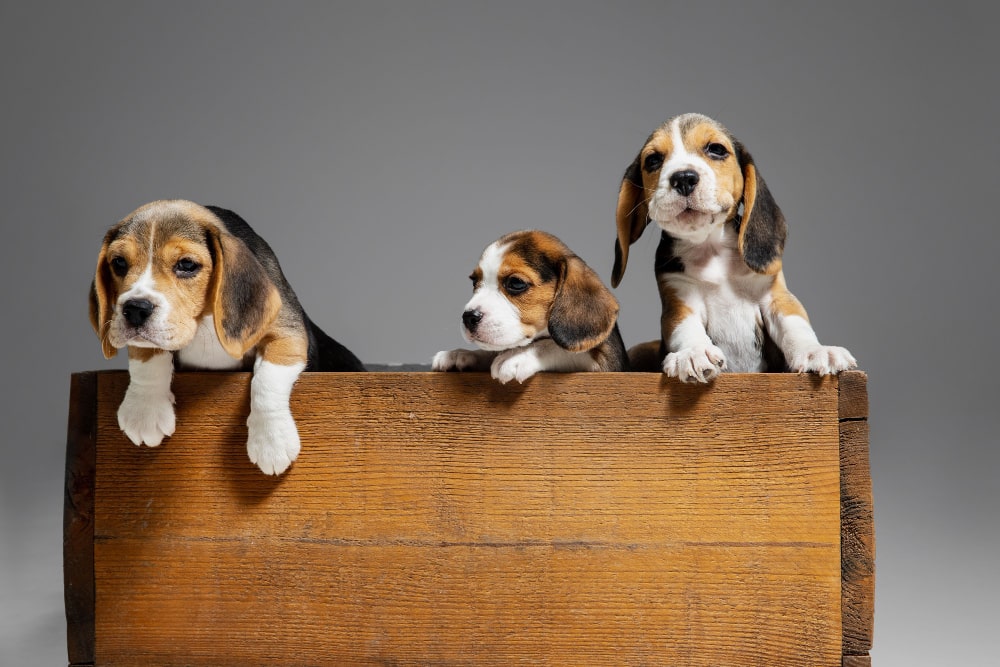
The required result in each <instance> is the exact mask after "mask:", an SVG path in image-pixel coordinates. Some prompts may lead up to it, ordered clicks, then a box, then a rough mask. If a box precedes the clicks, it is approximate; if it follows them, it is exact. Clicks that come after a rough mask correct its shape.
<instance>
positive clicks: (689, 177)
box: [670, 169, 699, 197]
mask: <svg viewBox="0 0 1000 667" xmlns="http://www.w3.org/2000/svg"><path fill="white" fill-rule="evenodd" d="M698 180H699V178H698V172H695V171H691V170H690V169H684V170H681V171H675V172H674V173H672V174H670V187H672V188H673V189H674V190H676V191H677V192H678V193H680V195H681V196H683V197H687V196H689V195H690V194H691V193H692V192H694V188H695V186H696V185H698Z"/></svg>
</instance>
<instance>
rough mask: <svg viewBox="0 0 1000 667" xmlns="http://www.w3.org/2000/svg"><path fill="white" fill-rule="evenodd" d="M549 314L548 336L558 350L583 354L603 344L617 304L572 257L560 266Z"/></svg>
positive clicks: (616, 317) (594, 274)
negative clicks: (557, 285)
mask: <svg viewBox="0 0 1000 667" xmlns="http://www.w3.org/2000/svg"><path fill="white" fill-rule="evenodd" d="M559 281H560V282H559V288H558V289H557V290H556V298H555V301H553V303H552V310H551V311H550V312H549V334H550V335H551V336H552V340H554V341H555V342H556V344H557V345H559V347H562V348H565V349H567V350H569V351H570V352H583V351H584V350H589V349H591V348H593V347H596V346H597V345H600V344H601V343H602V342H604V341H605V340H607V338H608V336H609V335H611V330H612V329H613V328H614V326H615V321H616V320H617V319H618V301H617V300H616V299H615V297H614V295H612V294H611V291H610V290H609V289H608V288H607V287H605V286H604V283H603V282H601V279H600V277H599V276H598V275H597V273H596V272H595V271H594V270H593V269H591V268H590V267H589V266H587V264H586V263H584V261H583V260H582V259H580V258H579V257H577V256H576V255H571V256H570V257H568V258H567V259H566V261H565V262H564V263H563V265H562V267H561V270H560V276H559Z"/></svg>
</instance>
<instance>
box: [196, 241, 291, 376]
mask: <svg viewBox="0 0 1000 667" xmlns="http://www.w3.org/2000/svg"><path fill="white" fill-rule="evenodd" d="M208 236H209V239H208V243H209V248H210V250H211V252H212V262H213V265H212V283H211V287H210V288H209V302H210V303H211V304H212V314H213V317H214V318H215V333H216V335H218V337H219V342H221V343H222V347H223V349H225V350H226V352H228V353H229V354H230V356H232V357H233V358H235V359H240V358H242V357H243V355H245V354H246V353H247V352H248V351H249V350H250V349H251V348H252V347H253V346H255V345H256V344H257V343H259V342H260V340H261V338H263V337H264V334H266V333H267V331H268V329H270V327H271V325H272V324H273V323H274V320H275V318H277V317H278V313H279V312H280V311H281V295H280V294H279V293H278V288H277V287H276V286H275V285H274V283H273V282H272V281H271V279H270V278H269V277H268V275H267V272H266V271H265V270H264V267H263V266H261V263H260V262H259V261H257V258H256V257H254V255H253V253H251V252H250V249H249V248H247V246H246V245H245V244H244V243H243V242H242V241H240V240H239V239H237V238H236V237H235V236H232V235H231V234H228V233H226V232H224V231H221V230H218V229H212V230H210V231H209V233H208Z"/></svg>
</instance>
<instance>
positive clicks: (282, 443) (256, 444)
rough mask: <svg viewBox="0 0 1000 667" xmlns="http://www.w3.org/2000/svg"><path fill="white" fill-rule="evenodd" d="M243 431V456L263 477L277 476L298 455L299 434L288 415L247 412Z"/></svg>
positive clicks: (290, 414) (290, 416)
mask: <svg viewBox="0 0 1000 667" xmlns="http://www.w3.org/2000/svg"><path fill="white" fill-rule="evenodd" d="M247 431H248V436H249V437H248V438H247V454H248V455H249V456H250V460H251V461H253V462H254V463H256V464H257V467H258V468H260V469H261V470H262V471H263V472H264V474H265V475H280V474H281V473H283V472H285V471H286V470H288V466H290V465H292V461H294V460H295V459H296V457H298V455H299V449H300V448H301V443H300V441H299V430H298V429H297V428H296V427H295V420H294V419H293V418H292V413H291V412H286V413H284V414H280V413H279V414H274V413H272V414H270V415H260V414H258V413H257V412H254V411H253V410H251V411H250V416H249V417H248V418H247Z"/></svg>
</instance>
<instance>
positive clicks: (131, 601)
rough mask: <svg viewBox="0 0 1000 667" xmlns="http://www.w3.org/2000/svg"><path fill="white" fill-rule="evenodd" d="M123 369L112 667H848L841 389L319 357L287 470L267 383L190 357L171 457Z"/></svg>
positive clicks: (109, 604) (100, 531)
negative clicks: (263, 453) (415, 368)
mask: <svg viewBox="0 0 1000 667" xmlns="http://www.w3.org/2000/svg"><path fill="white" fill-rule="evenodd" d="M859 375H860V374H859ZM842 377H843V376H842ZM127 379H128V378H127V375H126V374H125V373H118V372H112V373H101V374H97V408H96V416H97V430H96V445H95V446H96V466H97V467H96V482H95V489H94V492H95V495H94V508H93V512H94V517H95V522H94V534H93V540H94V542H93V549H92V551H93V573H94V580H93V581H94V583H93V585H94V595H95V600H94V609H95V613H94V614H93V616H94V618H95V630H94V633H95V634H96V642H95V643H94V644H93V646H94V648H93V659H94V661H95V662H96V664H98V665H117V664H191V665H197V664H201V665H237V664H238V665H244V664H345V663H348V664H390V663H391V664H451V663H460V664H512V663H515V662H519V661H525V662H531V663H534V664H586V663H602V662H603V663H607V662H611V663H615V664H628V663H632V664H640V663H645V664H685V665H722V664H739V665H800V664H814V665H840V664H842V661H843V664H848V663H847V658H842V655H847V653H846V652H845V651H843V650H842V649H843V647H844V642H845V639H844V633H845V632H846V626H843V625H842V612H843V618H844V619H845V622H846V619H847V618H848V615H847V613H846V611H843V609H842V606H843V603H842V589H841V530H842V528H841V514H842V512H841V502H840V501H841V491H842V480H841V477H840V466H841V463H842V458H843V454H844V453H843V451H842V447H843V437H842V431H843V428H844V425H845V424H847V423H848V422H847V421H841V418H842V416H843V414H845V410H844V405H845V404H846V403H847V402H848V401H847V398H848V397H845V392H844V387H843V381H842V380H841V381H840V382H838V379H836V378H827V379H818V378H814V377H810V376H795V375H727V376H723V377H722V378H720V380H719V381H717V382H716V383H715V384H714V386H713V387H712V388H710V389H704V388H700V387H688V386H683V385H680V384H678V383H676V382H673V381H669V380H666V379H664V378H662V377H660V376H658V375H654V374H618V375H614V376H611V375H602V374H573V375H543V376H538V377H536V378H534V379H532V380H531V381H530V382H529V383H528V384H527V385H526V386H513V387H511V386H507V387H503V386H500V385H498V384H497V383H495V382H494V381H492V380H491V379H490V378H489V377H488V376H486V375H483V374H426V373H368V374H306V375H303V377H302V378H301V380H300V381H299V383H298V384H297V385H296V390H295V393H294V396H293V410H294V412H295V414H296V417H297V421H298V424H299V429H300V432H301V434H302V440H303V447H302V454H301V455H300V457H299V460H298V461H297V462H296V463H295V464H294V466H293V467H292V469H291V470H290V471H289V472H288V473H286V474H285V475H284V476H282V477H281V478H278V479H274V478H269V477H266V476H264V475H262V474H261V473H260V472H259V471H258V470H257V469H256V468H255V467H254V466H253V465H252V464H250V462H249V461H248V460H247V457H246V453H245V438H246V428H245V426H244V422H245V419H246V413H247V410H248V394H249V375H248V374H240V373H185V374H178V375H177V376H176V378H175V382H174V392H175V394H176V396H177V408H178V429H177V432H176V433H175V434H174V436H173V437H172V438H169V439H168V440H167V441H166V442H165V443H164V444H163V445H161V446H160V447H158V448H155V449H150V448H146V447H143V448H138V447H135V446H134V445H132V444H131V443H129V442H128V441H127V440H126V439H125V438H124V436H123V435H122V434H121V433H120V432H119V431H118V427H117V423H116V419H115V412H116V410H117V406H118V403H119V402H120V399H121V396H122V394H123V392H124V389H125V386H126V384H127ZM838 389H839V391H838ZM861 389H862V391H863V389H864V386H863V384H862V385H861ZM852 391H853V390H852ZM855 402H856V401H855ZM850 419H856V418H855V417H851V418H850ZM71 430H72V429H71ZM71 439H72V438H71ZM865 444H866V443H865ZM857 460H858V461H860V459H857ZM864 464H865V465H864V470H863V471H862V470H861V468H858V471H859V474H861V473H862V472H863V473H865V474H866V473H867V451H865V459H864ZM68 549H69V547H68ZM846 576H847V574H846V573H845V577H846ZM67 600H68V599H67ZM67 613H68V614H70V613H71V610H70V607H69V603H68V602H67ZM71 632H72V628H71ZM869 644H870V643H869ZM71 646H72V641H71ZM70 658H71V661H72V660H74V656H73V654H72V649H71V655H70Z"/></svg>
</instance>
